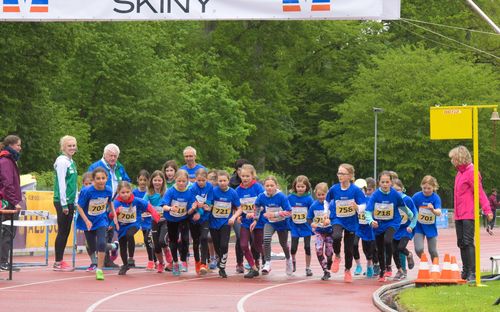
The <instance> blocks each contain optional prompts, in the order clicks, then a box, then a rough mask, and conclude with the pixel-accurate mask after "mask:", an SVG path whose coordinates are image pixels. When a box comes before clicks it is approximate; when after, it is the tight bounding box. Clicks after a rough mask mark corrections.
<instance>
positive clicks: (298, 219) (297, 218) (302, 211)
mask: <svg viewBox="0 0 500 312" xmlns="http://www.w3.org/2000/svg"><path fill="white" fill-rule="evenodd" d="M292 221H293V223H295V224H304V223H306V222H307V207H292Z"/></svg>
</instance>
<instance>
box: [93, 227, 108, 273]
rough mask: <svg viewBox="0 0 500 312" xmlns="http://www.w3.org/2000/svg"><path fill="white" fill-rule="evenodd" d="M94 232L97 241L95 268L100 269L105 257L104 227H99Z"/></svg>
mask: <svg viewBox="0 0 500 312" xmlns="http://www.w3.org/2000/svg"><path fill="white" fill-rule="evenodd" d="M95 232H96V241H97V267H98V268H99V269H102V268H103V267H104V258H105V256H106V245H107V244H106V227H100V228H98V229H97V230H96V231H95Z"/></svg>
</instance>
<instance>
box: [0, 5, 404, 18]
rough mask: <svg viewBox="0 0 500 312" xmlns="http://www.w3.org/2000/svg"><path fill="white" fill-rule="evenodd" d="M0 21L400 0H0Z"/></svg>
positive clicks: (272, 11) (252, 11)
mask: <svg viewBox="0 0 500 312" xmlns="http://www.w3.org/2000/svg"><path fill="white" fill-rule="evenodd" d="M0 1H1V2H2V7H1V8H0V20H3V21H130V20H136V21H141V20H311V19H328V20H393V19H399V17H400V6H401V3H400V0H0Z"/></svg>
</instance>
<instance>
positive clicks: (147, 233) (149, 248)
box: [142, 229, 154, 261]
mask: <svg viewBox="0 0 500 312" xmlns="http://www.w3.org/2000/svg"><path fill="white" fill-rule="evenodd" d="M142 236H143V237H144V245H145V246H146V252H147V253H148V261H153V260H154V254H153V238H152V235H151V230H150V229H146V230H144V229H143V230H142Z"/></svg>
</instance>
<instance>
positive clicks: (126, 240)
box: [118, 226, 138, 265]
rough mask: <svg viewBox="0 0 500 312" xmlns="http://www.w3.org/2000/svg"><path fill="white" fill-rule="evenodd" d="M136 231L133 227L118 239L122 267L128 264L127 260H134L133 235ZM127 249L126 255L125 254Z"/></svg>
mask: <svg viewBox="0 0 500 312" xmlns="http://www.w3.org/2000/svg"><path fill="white" fill-rule="evenodd" d="M137 231H138V229H137V228H136V227H135V226H132V227H130V228H128V230H127V233H126V234H125V235H123V236H122V237H120V238H119V239H118V242H119V243H120V257H121V258H122V262H123V265H127V264H128V261H127V260H128V258H134V253H135V238H134V235H135V233H137ZM127 247H128V253H127Z"/></svg>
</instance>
